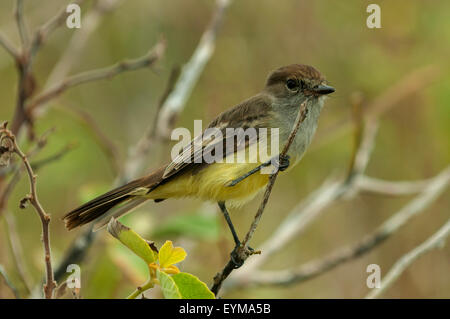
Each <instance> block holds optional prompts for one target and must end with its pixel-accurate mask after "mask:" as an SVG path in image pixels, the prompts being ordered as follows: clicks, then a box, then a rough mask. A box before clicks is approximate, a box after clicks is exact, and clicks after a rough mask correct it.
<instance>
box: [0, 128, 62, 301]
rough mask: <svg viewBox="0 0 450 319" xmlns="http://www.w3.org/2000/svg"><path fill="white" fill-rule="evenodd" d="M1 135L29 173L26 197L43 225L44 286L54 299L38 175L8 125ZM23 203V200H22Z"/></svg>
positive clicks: (47, 294)
mask: <svg viewBox="0 0 450 319" xmlns="http://www.w3.org/2000/svg"><path fill="white" fill-rule="evenodd" d="M0 134H2V135H4V137H6V138H8V139H10V141H11V143H12V145H13V152H14V153H16V154H17V155H18V156H19V157H20V158H21V160H22V162H23V164H24V166H25V168H26V171H27V173H28V177H29V181H30V194H29V195H27V196H26V197H25V199H26V201H29V202H30V203H31V204H32V205H33V207H34V208H35V210H36V212H37V214H38V215H39V218H40V220H41V224H42V241H43V243H44V256H45V269H46V283H45V284H44V295H45V297H46V298H47V299H50V298H52V296H53V290H54V289H55V287H56V282H55V281H54V280H53V270H52V263H51V251H50V235H49V223H50V216H49V215H48V214H47V213H46V212H45V211H44V209H43V208H42V205H41V204H40V202H39V199H38V197H37V192H36V175H35V174H34V172H33V169H32V168H31V165H30V163H29V161H28V158H27V156H26V155H25V154H24V153H23V152H22V151H21V149H20V148H19V146H18V145H17V142H16V137H15V136H14V135H13V134H12V133H11V131H9V130H8V129H7V128H6V123H5V124H4V125H3V127H2V129H1V131H0ZM22 203H23V200H22Z"/></svg>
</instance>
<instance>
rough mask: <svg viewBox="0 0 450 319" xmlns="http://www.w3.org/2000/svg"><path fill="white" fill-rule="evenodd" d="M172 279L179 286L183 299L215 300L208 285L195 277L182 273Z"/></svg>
mask: <svg viewBox="0 0 450 319" xmlns="http://www.w3.org/2000/svg"><path fill="white" fill-rule="evenodd" d="M171 278H172V280H173V281H174V282H175V284H176V285H177V287H178V291H179V292H180V294H181V296H182V298H183V299H215V296H214V294H213V293H212V292H211V290H209V289H208V287H207V286H206V284H205V283H204V282H202V281H201V280H200V279H198V278H197V277H196V276H194V275H191V274H188V273H185V272H180V273H179V274H176V275H173V276H172V277H171Z"/></svg>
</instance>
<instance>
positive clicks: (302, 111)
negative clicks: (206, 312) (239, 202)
mask: <svg viewBox="0 0 450 319" xmlns="http://www.w3.org/2000/svg"><path fill="white" fill-rule="evenodd" d="M307 102H308V100H306V101H305V102H303V103H302V104H301V105H300V108H299V111H298V114H297V118H296V120H295V124H294V127H293V128H292V131H291V133H290V134H289V137H288V140H287V143H286V145H284V147H283V150H282V151H281V153H280V158H283V157H285V156H286V154H287V152H288V151H289V147H290V146H291V144H292V142H293V141H294V138H295V135H296V134H297V131H298V129H299V128H300V125H301V123H303V121H304V120H305V118H306V114H307V112H308V110H307V108H306V104H307ZM278 173H279V170H278V169H277V170H276V171H275V173H274V174H272V175H271V176H270V178H269V182H268V184H267V186H266V191H265V192H264V196H263V200H262V202H261V204H260V206H259V208H258V211H257V212H256V215H255V217H254V219H253V222H252V224H251V225H250V229H249V231H248V232H247V234H246V235H245V238H244V241H243V242H242V243H241V246H239V247H237V248H238V250H237V257H238V258H239V260H238V261H237V262H238V263H239V262H242V263H244V262H245V260H246V259H247V258H248V257H249V256H250V255H252V254H254V253H258V252H254V251H251V250H250V249H249V248H248V243H249V241H250V240H251V239H252V237H253V234H254V233H255V231H256V228H257V227H258V224H259V221H260V220H261V217H262V214H263V212H264V209H265V208H266V204H267V202H268V200H269V197H270V194H271V192H272V188H273V185H274V184H275V180H276V179H277V176H278ZM235 263H236V261H233V260H232V259H231V258H230V261H229V262H228V263H227V265H226V266H225V268H224V269H223V270H222V272H221V273H218V274H217V275H216V276H215V277H214V284H213V286H212V288H211V291H212V292H213V293H214V294H215V295H217V293H218V292H219V290H220V287H221V286H222V283H223V281H224V280H225V279H226V278H227V277H228V276H229V275H230V274H231V272H232V271H233V270H234V269H235V268H236V267H235Z"/></svg>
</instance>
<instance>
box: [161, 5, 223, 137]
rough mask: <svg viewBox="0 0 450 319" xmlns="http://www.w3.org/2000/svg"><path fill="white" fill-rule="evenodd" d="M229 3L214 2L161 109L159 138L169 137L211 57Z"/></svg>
mask: <svg viewBox="0 0 450 319" xmlns="http://www.w3.org/2000/svg"><path fill="white" fill-rule="evenodd" d="M230 3H231V0H216V9H215V11H214V15H213V17H212V19H211V21H210V23H209V25H208V27H207V28H206V29H205V31H204V33H203V35H202V37H201V39H200V42H199V44H198V45H197V47H196V49H195V51H194V53H193V54H192V57H191V58H190V59H189V61H188V62H187V63H186V64H185V65H184V66H183V69H182V71H181V75H180V77H179V79H178V81H177V83H176V85H175V88H174V90H173V91H172V92H171V93H170V95H169V96H168V97H167V99H166V101H165V103H164V105H163V106H162V107H161V113H160V117H159V120H158V126H157V132H158V135H159V136H160V137H162V138H166V137H168V136H170V132H171V128H172V127H173V124H172V123H174V122H175V120H176V117H177V116H178V114H180V112H181V111H182V110H183V108H184V105H185V104H186V101H187V100H188V98H189V96H190V95H191V92H192V90H193V88H194V86H195V84H196V83H197V81H198V78H199V77H200V74H201V73H202V71H203V69H204V68H205V66H206V64H207V63H208V61H209V60H210V58H211V56H212V55H213V53H214V50H215V40H216V37H217V33H218V31H219V29H220V25H221V22H222V19H223V15H224V13H225V10H226V8H227V7H228V6H229V5H230Z"/></svg>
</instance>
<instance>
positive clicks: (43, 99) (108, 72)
mask: <svg viewBox="0 0 450 319" xmlns="http://www.w3.org/2000/svg"><path fill="white" fill-rule="evenodd" d="M165 47H166V44H165V41H164V40H162V41H159V42H158V43H157V44H156V45H155V47H154V48H153V49H152V50H150V51H149V52H148V53H147V54H146V55H144V56H142V57H140V58H137V59H134V60H129V61H123V62H120V63H117V64H115V65H113V66H110V67H106V68H103V69H98V70H91V71H87V72H83V73H80V74H76V75H73V76H70V77H68V78H67V79H65V80H64V81H62V82H61V83H59V84H57V85H55V86H54V87H52V88H50V89H48V90H47V91H45V92H42V93H41V94H39V95H38V96H37V97H36V98H34V99H33V100H32V101H30V103H29V104H28V106H27V111H28V112H29V113H30V114H33V112H34V111H35V109H36V108H37V107H39V106H40V105H41V104H44V103H47V102H48V101H49V100H51V99H53V98H55V97H57V96H58V95H60V94H61V93H63V92H64V91H66V90H67V89H69V88H73V87H75V86H78V85H80V84H84V83H89V82H93V81H99V80H103V79H109V78H112V77H114V76H116V75H118V74H120V73H123V72H127V71H134V70H138V69H142V68H145V67H149V66H151V65H153V64H154V63H155V62H156V61H158V60H159V59H160V58H161V57H162V55H163V53H164V50H165Z"/></svg>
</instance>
